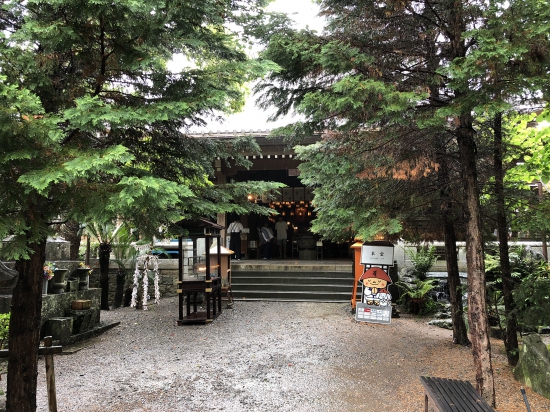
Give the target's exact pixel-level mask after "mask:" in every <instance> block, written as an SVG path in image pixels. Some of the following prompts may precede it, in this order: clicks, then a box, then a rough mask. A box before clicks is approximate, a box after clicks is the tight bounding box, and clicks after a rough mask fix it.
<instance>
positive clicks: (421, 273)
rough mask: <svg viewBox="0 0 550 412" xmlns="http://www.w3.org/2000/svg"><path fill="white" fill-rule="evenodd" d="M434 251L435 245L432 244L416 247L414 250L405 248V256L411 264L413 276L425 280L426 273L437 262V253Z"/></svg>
mask: <svg viewBox="0 0 550 412" xmlns="http://www.w3.org/2000/svg"><path fill="white" fill-rule="evenodd" d="M435 252H436V247H435V246H434V245H430V246H428V247H418V248H417V250H416V251H413V250H412V249H406V253H407V256H408V257H409V259H410V260H411V262H412V264H413V272H412V275H413V276H416V277H417V278H418V279H419V280H421V281H423V280H426V274H427V273H428V271H429V270H430V268H431V267H432V266H433V265H434V264H435V262H437V255H436V254H435Z"/></svg>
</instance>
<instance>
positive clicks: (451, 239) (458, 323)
mask: <svg viewBox="0 0 550 412" xmlns="http://www.w3.org/2000/svg"><path fill="white" fill-rule="evenodd" d="M446 156H447V153H438V155H437V162H438V163H439V171H438V174H437V180H438V185H439V187H440V196H441V200H442V205H441V210H442V212H441V217H442V219H443V230H444V234H445V261H446V262H447V284H448V285H449V298H450V301H451V319H452V321H453V342H454V343H456V344H459V345H469V344H470V340H469V339H468V330H467V328H466V321H465V320H464V304H463V301H462V284H461V283H460V272H459V270H458V251H457V249H456V231H455V220H456V219H455V217H454V215H453V207H452V201H451V197H450V194H449V193H450V187H449V166H448V164H447V157H446Z"/></svg>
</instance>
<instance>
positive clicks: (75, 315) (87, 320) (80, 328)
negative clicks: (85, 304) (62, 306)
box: [65, 309, 94, 335]
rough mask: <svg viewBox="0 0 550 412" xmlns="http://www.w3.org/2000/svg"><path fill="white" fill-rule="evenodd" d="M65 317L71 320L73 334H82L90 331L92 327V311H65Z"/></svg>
mask: <svg viewBox="0 0 550 412" xmlns="http://www.w3.org/2000/svg"><path fill="white" fill-rule="evenodd" d="M65 315H66V316H67V317H70V318H71V319H72V320H73V334H75V335H76V334H78V333H83V332H86V331H87V330H88V329H90V328H91V327H92V326H94V325H91V322H92V317H93V311H92V309H86V310H72V309H70V310H66V311H65Z"/></svg>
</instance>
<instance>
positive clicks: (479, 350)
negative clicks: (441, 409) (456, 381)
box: [457, 113, 495, 406]
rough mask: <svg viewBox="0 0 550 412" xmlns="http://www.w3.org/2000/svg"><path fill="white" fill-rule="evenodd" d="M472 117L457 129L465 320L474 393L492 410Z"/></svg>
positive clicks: (465, 116)
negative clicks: (463, 229) (463, 225)
mask: <svg viewBox="0 0 550 412" xmlns="http://www.w3.org/2000/svg"><path fill="white" fill-rule="evenodd" d="M473 134H474V130H473V128H472V117H471V115H470V114H469V113H466V114H462V115H461V116H460V119H459V125H458V128H457V142H458V147H459V152H460V163H461V172H462V184H463V186H464V199H465V202H464V206H465V212H466V260H467V267H468V320H469V324H470V338H471V341H472V354H473V358H474V366H475V370H476V383H477V390H478V392H479V393H480V394H481V395H482V396H483V397H484V398H485V399H486V400H487V402H488V403H489V404H490V405H492V406H495V385H494V378H493V366H492V361H491V342H490V340H489V333H488V323H487V303H486V298H487V296H486V295H487V294H486V288H485V261H484V256H483V238H482V233H481V210H480V204H479V189H478V185H477V167H476V145H475V141H474V137H473Z"/></svg>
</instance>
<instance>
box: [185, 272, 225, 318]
mask: <svg viewBox="0 0 550 412" xmlns="http://www.w3.org/2000/svg"><path fill="white" fill-rule="evenodd" d="M178 283H179V284H180V289H178V293H179V294H180V297H181V296H183V294H185V296H186V302H187V312H186V313H187V315H186V316H183V310H182V309H183V308H182V307H180V318H179V320H178V325H184V324H186V323H208V322H212V321H213V320H214V319H216V318H217V317H218V316H219V315H220V313H221V311H222V282H221V279H220V278H219V277H217V278H212V279H209V280H190V281H185V282H184V281H182V282H178ZM199 293H204V303H206V311H200V312H199V311H198V305H197V295H198V294H199ZM192 297H193V299H192ZM191 306H193V311H191Z"/></svg>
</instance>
